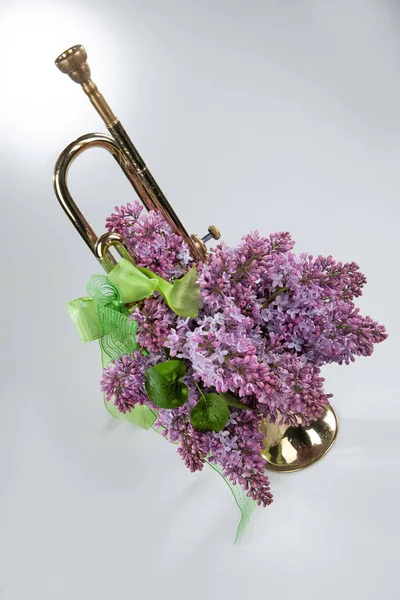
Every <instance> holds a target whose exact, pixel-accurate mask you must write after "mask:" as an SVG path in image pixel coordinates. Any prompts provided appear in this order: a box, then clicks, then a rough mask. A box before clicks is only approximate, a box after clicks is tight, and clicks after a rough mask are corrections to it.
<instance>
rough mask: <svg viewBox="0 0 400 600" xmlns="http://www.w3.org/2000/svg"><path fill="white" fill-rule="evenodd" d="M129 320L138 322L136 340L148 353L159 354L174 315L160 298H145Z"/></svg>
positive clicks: (174, 317)
mask: <svg viewBox="0 0 400 600" xmlns="http://www.w3.org/2000/svg"><path fill="white" fill-rule="evenodd" d="M131 318H132V319H133V320H134V321H137V322H138V329H137V333H136V340H137V342H138V344H139V345H140V346H141V347H142V348H144V349H145V350H147V351H148V352H160V350H162V348H163V347H164V345H165V341H166V339H167V336H168V334H169V333H170V330H171V327H172V325H173V323H174V321H175V319H176V315H175V313H174V312H172V310H171V309H170V308H169V307H168V306H167V304H165V302H164V301H163V299H162V297H161V296H157V297H155V298H154V297H153V298H146V299H145V300H143V302H142V303H141V305H140V306H136V307H135V308H134V310H133V311H132V313H131Z"/></svg>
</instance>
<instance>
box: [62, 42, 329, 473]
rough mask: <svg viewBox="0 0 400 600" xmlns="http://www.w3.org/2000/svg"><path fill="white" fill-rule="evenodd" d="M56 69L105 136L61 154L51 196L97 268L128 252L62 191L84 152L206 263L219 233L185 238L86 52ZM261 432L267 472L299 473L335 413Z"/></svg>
mask: <svg viewBox="0 0 400 600" xmlns="http://www.w3.org/2000/svg"><path fill="white" fill-rule="evenodd" d="M55 64H56V66H57V67H58V68H59V69H60V71H61V72H62V73H66V74H67V75H69V76H70V78H71V79H72V80H73V81H75V82H76V83H79V84H80V85H81V86H82V89H83V91H84V92H85V94H86V95H87V96H88V98H89V100H90V102H91V103H92V104H93V106H94V108H95V109H96V111H97V112H98V114H99V115H100V117H101V118H102V119H103V121H104V123H105V125H106V127H107V129H108V131H109V133H110V135H105V134H103V133H88V134H86V135H83V136H81V137H79V138H78V139H77V140H75V141H74V142H72V143H71V144H69V146H67V147H66V148H65V150H64V151H63V152H62V153H61V154H60V156H59V158H58V160H57V163H56V166H55V170H54V190H55V194H56V196H57V198H58V201H59V202H60V204H61V206H62V208H63V210H64V211H65V213H66V214H67V216H68V218H69V219H70V221H71V222H72V224H73V225H74V227H75V228H76V229H77V230H78V232H79V234H80V235H81V237H82V238H83V240H84V241H85V243H86V244H87V246H88V247H89V248H90V250H91V252H92V253H93V254H94V255H95V257H96V258H97V260H98V261H99V262H100V264H101V265H102V267H103V268H104V269H105V270H106V271H107V272H109V271H110V270H111V269H112V268H113V266H114V265H115V259H114V257H113V256H112V255H111V253H110V252H109V249H110V247H111V246H115V247H116V249H117V251H118V252H119V254H120V255H121V256H125V257H126V256H127V254H128V249H127V248H126V246H125V242H124V240H123V238H122V237H121V236H119V235H117V234H114V233H105V234H103V235H102V236H100V237H98V236H97V235H96V233H95V232H94V231H93V229H92V228H91V226H90V225H89V223H88V222H87V220H86V219H85V217H84V216H83V214H82V213H81V211H80V210H79V208H78V206H77V205H76V204H75V202H74V200H73V198H72V196H71V194H70V193H69V190H68V185H67V175H68V170H69V167H70V166H71V164H72V163H73V161H74V160H75V159H76V158H77V157H78V156H79V155H80V154H81V153H82V152H84V151H85V150H88V149H89V148H95V147H99V148H104V149H105V150H108V151H109V152H110V153H111V154H112V156H113V157H114V159H115V160H116V161H117V162H118V164H119V166H120V167H121V169H122V171H123V172H124V174H125V176H126V177H127V179H128V180H129V181H130V183H131V184H132V186H133V187H134V189H135V191H136V193H137V194H138V196H139V198H140V199H141V201H142V202H143V204H144V206H145V207H146V208H147V210H156V211H160V212H161V213H162V215H163V216H164V218H165V219H166V221H167V222H168V223H169V225H170V226H171V228H172V229H173V231H175V232H176V233H177V234H178V235H180V236H181V237H182V238H183V240H184V241H185V242H186V244H187V245H188V247H189V250H190V253H191V255H192V256H193V258H194V259H195V261H197V262H199V261H204V260H207V248H206V245H205V244H206V242H207V241H209V240H210V239H212V238H214V239H219V238H220V233H219V231H218V229H217V228H216V227H215V226H213V225H210V227H209V228H208V234H207V235H205V236H204V237H203V238H200V237H199V236H198V235H195V234H192V235H189V233H188V232H187V231H186V229H185V227H184V226H183V224H182V222H181V221H180V219H179V218H178V216H177V215H176V213H175V212H174V210H173V209H172V207H171V205H170V204H169V202H168V200H167V198H166V197H165V196H164V194H163V192H162V191H161V189H160V188H159V186H158V184H157V182H156V181H155V179H154V177H153V176H152V174H151V173H150V171H149V169H148V167H147V166H146V164H145V162H144V161H143V159H142V157H141V156H140V154H139V152H138V151H137V149H136V148H135V146H134V145H133V143H132V141H131V140H130V138H129V136H128V134H127V133H126V131H125V129H124V127H123V126H122V124H121V122H120V120H119V119H118V118H117V117H116V116H115V115H114V113H113V111H112V110H111V108H110V106H109V105H108V103H107V102H106V100H105V98H104V96H103V95H102V94H101V93H100V91H99V90H98V88H97V86H96V84H95V83H94V82H93V81H92V79H91V73H90V68H89V65H88V63H87V53H86V50H85V48H84V47H83V46H81V45H76V46H72V47H71V48H69V49H68V50H66V51H65V52H63V53H62V54H60V56H58V58H57V59H56V61H55ZM262 429H263V432H264V435H265V450H264V452H263V456H264V458H265V460H266V468H269V469H271V470H275V471H282V472H289V471H298V470H300V469H303V468H304V467H307V466H308V465H311V464H313V463H314V462H316V461H317V460H319V459H320V458H322V456H324V455H325V454H326V453H327V452H328V450H329V449H330V448H331V446H332V444H333V442H334V441H335V438H336V435H337V431H338V424H337V417H336V414H335V412H334V411H333V409H332V408H331V407H330V406H328V407H327V408H326V411H325V414H324V415H323V417H322V418H321V419H320V420H318V421H315V422H314V423H312V424H311V425H310V426H303V425H301V424H299V426H298V427H293V426H291V427H288V426H285V427H279V426H278V425H275V424H271V423H270V422H269V421H268V419H266V420H265V421H264V423H263V425H262Z"/></svg>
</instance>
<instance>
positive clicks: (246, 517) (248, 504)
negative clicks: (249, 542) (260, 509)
mask: <svg viewBox="0 0 400 600" xmlns="http://www.w3.org/2000/svg"><path fill="white" fill-rule="evenodd" d="M206 463H207V464H209V465H210V467H211V468H212V469H214V471H216V472H217V473H219V474H220V475H221V477H222V479H223V480H224V481H225V483H226V485H227V486H228V488H229V489H230V490H231V492H232V496H233V498H234V500H235V502H236V504H237V506H238V508H239V510H240V513H241V516H240V521H239V524H238V526H237V530H236V536H235V541H234V543H235V544H236V542H237V541H238V540H239V539H240V538H241V536H242V534H243V531H244V529H245V527H246V525H247V523H248V522H249V521H250V517H251V513H252V512H253V510H254V509H255V507H256V505H257V504H256V502H255V501H254V500H252V499H251V498H249V497H248V496H247V495H246V492H245V491H244V490H243V489H242V488H241V486H240V485H233V483H231V482H230V481H229V479H228V478H227V477H224V476H223V474H222V473H223V470H222V468H221V467H220V466H219V465H216V464H214V463H211V462H210V461H208V460H206Z"/></svg>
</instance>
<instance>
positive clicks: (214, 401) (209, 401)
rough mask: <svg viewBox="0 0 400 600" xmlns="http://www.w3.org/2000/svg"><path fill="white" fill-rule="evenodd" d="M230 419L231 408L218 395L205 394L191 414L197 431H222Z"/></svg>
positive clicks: (191, 420) (191, 419)
mask: <svg viewBox="0 0 400 600" xmlns="http://www.w3.org/2000/svg"><path fill="white" fill-rule="evenodd" d="M228 419H229V408H228V406H227V404H226V402H225V401H224V400H223V399H222V398H221V396H219V395H218V394H203V395H202V396H201V398H200V400H199V401H198V403H197V404H196V406H195V407H194V408H192V411H191V413H190V422H191V423H192V425H193V427H194V428H195V429H197V431H221V429H223V428H224V427H225V425H226V424H227V422H228Z"/></svg>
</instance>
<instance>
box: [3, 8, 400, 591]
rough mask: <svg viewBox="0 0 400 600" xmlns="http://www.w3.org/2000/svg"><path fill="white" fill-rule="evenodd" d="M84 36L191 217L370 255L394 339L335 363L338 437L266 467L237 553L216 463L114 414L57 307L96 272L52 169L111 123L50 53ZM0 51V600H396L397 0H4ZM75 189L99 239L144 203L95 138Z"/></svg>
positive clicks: (94, 355)
mask: <svg viewBox="0 0 400 600" xmlns="http://www.w3.org/2000/svg"><path fill="white" fill-rule="evenodd" d="M74 43H84V44H85V46H86V47H87V50H88V52H89V56H90V63H91V66H92V71H93V76H94V79H95V81H97V82H98V84H99V86H100V88H101V89H102V90H103V92H104V94H105V96H106V97H107V98H108V99H109V101H110V103H111V105H112V106H113V107H114V110H115V111H116V113H117V114H118V115H119V116H120V117H121V119H122V120H123V122H124V124H125V126H126V129H127V130H128V131H129V132H130V134H131V136H132V138H133V140H134V142H135V144H136V145H137V146H138V148H139V150H140V152H141V153H142V155H143V156H144V158H145V159H146V161H147V163H148V165H149V167H150V169H151V170H152V172H153V174H154V175H155V177H156V178H157V180H158V181H159V183H160V185H161V187H162V189H163V190H164V191H165V193H166V195H167V196H168V197H169V198H170V200H171V201H172V203H173V205H174V207H175V208H176V210H177V212H178V214H179V215H180V217H181V219H182V220H183V222H184V223H185V224H186V226H187V228H188V229H189V230H190V231H192V232H197V233H199V234H201V235H204V233H205V231H206V229H207V226H208V225H209V224H210V223H215V224H216V225H218V226H219V227H220V228H221V230H222V232H223V237H224V239H225V240H226V241H227V242H228V243H232V244H235V243H237V242H238V240H239V238H240V236H241V235H242V234H244V233H246V232H248V231H249V230H252V229H255V228H259V229H260V230H261V231H262V232H263V233H265V234H267V233H269V232H270V231H277V230H282V229H283V230H290V231H291V232H292V234H293V237H294V238H295V239H296V240H297V246H296V249H297V251H298V252H300V251H308V252H310V253H313V254H319V253H321V254H325V255H327V254H333V255H334V256H335V257H336V258H337V259H340V260H344V261H351V260H355V261H357V262H358V263H359V264H360V266H361V268H362V270H363V271H364V272H365V273H366V274H367V277H368V286H367V288H366V290H365V294H364V296H363V297H362V298H361V299H360V301H359V305H360V306H361V308H362V310H363V312H364V313H366V314H371V315H372V316H373V317H375V318H376V319H378V320H380V321H381V322H383V323H385V324H386V326H387V328H388V330H389V333H390V338H389V340H388V341H387V342H385V343H384V344H382V345H380V346H379V347H378V348H377V350H376V353H375V354H374V356H373V357H372V358H370V359H360V360H358V361H357V362H356V364H354V365H352V366H351V367H340V368H339V367H337V366H330V367H327V368H325V371H324V373H325V375H326V388H327V390H328V391H331V392H333V393H334V395H335V398H334V400H333V404H334V406H335V409H336V410H337V412H338V414H339V418H340V426H341V430H340V436H339V439H338V441H337V444H336V446H335V448H334V450H333V451H332V452H331V453H330V454H329V455H328V456H327V457H326V458H325V459H324V460H323V461H321V462H320V463H319V464H318V465H316V466H315V467H313V468H311V469H309V470H306V471H304V472H301V473H297V474H292V475H279V474H273V475H271V482H272V488H273V492H274V495H275V503H274V504H273V505H272V506H271V507H270V508H268V509H258V510H256V512H255V513H254V515H253V517H252V521H251V524H250V525H249V527H248V529H247V531H246V533H245V535H244V537H243V539H242V541H241V543H240V544H239V545H237V546H233V545H232V541H233V537H234V532H235V529H236V524H237V520H238V511H237V508H236V506H235V505H234V502H233V500H232V498H231V497H230V495H229V492H228V490H227V488H226V487H225V485H224V484H223V482H222V481H221V480H219V478H218V476H216V475H215V474H214V473H213V472H210V471H208V470H205V471H204V472H203V473H200V474H190V473H189V472H188V471H187V470H186V469H185V468H184V465H183V464H182V462H181V460H180V459H179V457H178V456H177V455H176V454H175V448H174V447H173V446H170V445H168V444H167V443H166V442H165V441H164V440H162V439H161V438H160V437H158V436H157V435H156V434H154V433H152V432H144V431H142V430H139V429H136V428H134V427H129V426H128V425H125V424H122V423H118V422H114V421H112V420H111V418H110V417H109V415H108V414H107V412H106V411H105V410H104V407H103V402H102V397H101V395H100V393H99V391H98V381H99V377H100V372H101V368H100V357H99V352H98V348H97V346H96V345H95V344H94V345H86V346H84V345H82V344H80V342H79V340H78V338H77V335H76V333H75V331H74V329H73V326H72V325H71V323H70V322H69V319H68V315H67V313H66V309H65V304H66V302H67V301H68V300H70V299H73V298H75V297H77V296H80V295H82V294H83V293H84V290H85V284H86V281H87V279H88V277H89V276H90V275H91V274H92V273H93V272H96V270H97V266H96V262H95V261H94V259H93V258H92V256H91V255H90V253H89V252H88V250H87V249H86V247H85V246H84V244H83V243H82V241H81V240H80V238H79V236H78V235H77V234H76V232H75V231H74V229H73V228H72V227H71V225H70V224H69V223H68V221H67V219H66V218H65V216H64V214H63V213H62V211H61V209H60V208H59V206H58V205H57V202H56V199H55V197H54V195H53V191H52V183H51V177H52V169H53V165H54V162H55V160H56V158H57V156H58V154H59V152H60V151H61V150H62V149H63V147H64V146H65V145H67V143H69V142H70V141H71V140H72V139H74V138H75V137H77V136H79V135H81V134H83V133H85V132H88V131H96V130H102V129H103V128H102V124H101V122H100V120H99V118H98V116H97V115H96V114H95V112H94V111H93V109H92V107H91V106H90V104H89V103H88V102H87V100H86V99H85V98H84V96H83V94H82V93H81V92H80V90H79V88H78V86H75V85H73V84H72V82H70V81H69V80H68V79H67V78H66V77H65V76H62V75H61V74H60V73H59V72H58V71H57V70H56V68H55V67H54V66H53V59H54V58H55V56H56V55H57V54H58V53H60V52H61V51H63V50H64V49H66V48H67V47H69V46H70V45H72V44H74ZM0 46H1V53H2V68H1V78H2V94H1V96H0V103H1V105H0V109H1V110H0V119H1V123H0V132H1V134H0V135H1V144H0V152H1V161H0V170H1V173H0V186H1V216H2V274H3V281H2V293H1V303H2V307H1V308H2V310H1V315H2V325H1V401H2V402H1V420H0V457H1V458H0V461H1V471H0V476H1V481H0V484H1V499H0V509H1V512H0V527H1V538H0V543H1V557H0V559H1V560H0V570H1V572H0V588H1V593H0V597H1V598H5V599H6V600H25V599H26V598H31V599H35V600H36V599H38V600H39V599H40V600H53V599H57V600H58V599H64V598H65V599H68V600H70V599H74V600H86V599H88V598H96V599H97V600H103V599H106V598H118V599H121V600H122V599H125V598H126V599H128V598H134V597H138V598H155V597H160V598H168V599H171V600H172V598H176V599H183V598H188V597H189V598H192V599H193V600H194V599H195V600H197V599H200V598H204V597H206V596H207V597H209V598H212V599H214V598H215V599H217V598H234V599H240V598H243V597H246V598H253V597H266V598H272V597H275V598H276V597H277V596H278V595H279V596H282V595H284V596H285V597H288V598H290V597H296V598H298V599H303V598H304V599H308V600H309V599H314V598H315V599H317V598H318V599H319V598H324V599H330V598H336V597H338V596H340V597H342V598H352V597H354V598H361V597H362V598H371V599H372V598H376V597H385V598H388V599H395V598H398V597H399V594H400V585H399V582H398V573H397V570H396V567H397V561H396V560H395V559H396V555H397V556H398V536H399V517H398V514H399V513H398V506H399V489H400V480H399V468H398V462H399V461H398V448H399V441H398V432H399V417H400V409H399V397H398V395H399V393H398V371H399V368H398V342H399V312H400V310H399V291H400V290H399V268H398V261H399V242H398V226H399V223H398V218H399V210H398V193H399V187H400V171H399V158H400V69H399V65H400V5H399V3H398V2H386V1H376V2H373V1H370V0H367V1H359V2H357V1H335V2H326V1H323V0H322V1H314V2H313V1H298V2H294V1H292V2H289V1H286V2H284V1H283V0H280V1H276V2H274V1H266V2H261V1H258V2H257V1H250V2H245V1H244V0H242V1H241V2H228V1H225V2H223V1H220V2H212V1H211V0H209V1H204V0H203V1H202V2H190V1H189V2H188V1H186V2H185V1H183V0H181V1H171V2H167V1H164V2H162V1H161V0H160V1H158V2H145V1H144V0H143V1H141V2H126V3H124V2H110V3H107V2H103V3H102V2H97V3H89V2H82V1H80V2H73V1H70V2H68V3H65V4H64V3H57V2H52V3H51V4H43V3H40V2H39V3H36V2H35V3H33V2H26V3H24V2H7V1H3V2H1V4H0ZM70 185H71V189H72V191H73V193H74V195H75V197H76V199H77V201H78V203H79V204H80V206H81V207H82V209H83V210H84V212H85V214H86V215H87V218H88V219H89V221H90V222H91V223H92V224H93V225H94V226H95V228H96V230H98V231H100V232H101V231H103V228H104V220H105V217H106V216H107V215H108V214H109V213H110V212H111V210H112V207H113V206H114V205H115V204H122V203H124V202H127V201H129V200H131V199H132V198H133V193H132V191H131V189H130V188H129V185H128V183H127V182H126V181H125V180H124V178H123V176H122V175H121V174H120V173H119V170H118V168H117V166H116V165H115V164H114V162H113V161H112V159H111V158H110V157H109V156H108V155H106V153H102V152H101V151H93V152H92V153H90V154H87V155H86V156H83V157H82V158H81V159H80V160H79V161H78V162H77V163H76V164H75V165H74V167H73V169H72V170H71V174H70Z"/></svg>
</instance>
